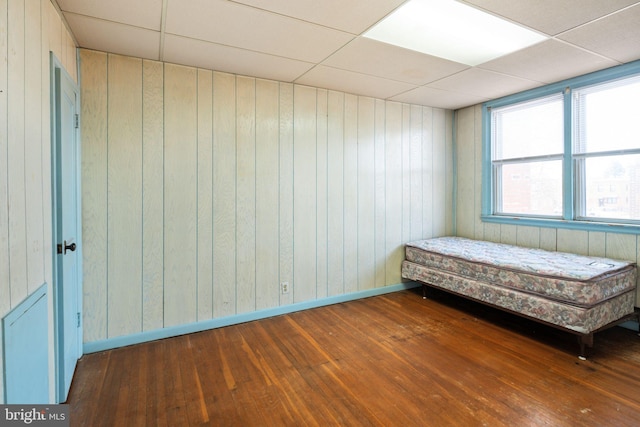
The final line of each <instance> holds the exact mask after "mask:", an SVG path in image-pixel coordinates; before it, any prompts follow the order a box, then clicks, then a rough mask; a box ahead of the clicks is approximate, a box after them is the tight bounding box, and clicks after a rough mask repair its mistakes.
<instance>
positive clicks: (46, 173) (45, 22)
mask: <svg viewBox="0 0 640 427" xmlns="http://www.w3.org/2000/svg"><path fill="white" fill-rule="evenodd" d="M40 6H41V7H40V21H41V29H40V38H41V40H42V42H41V46H40V58H41V59H40V66H41V67H42V68H41V72H40V77H41V83H40V85H41V86H40V87H41V88H42V90H41V92H40V94H39V97H40V103H41V115H40V123H41V125H40V130H41V132H42V163H41V168H42V221H43V226H42V228H43V230H42V232H43V249H42V255H43V258H44V262H43V264H44V266H43V271H44V277H45V280H46V281H47V282H48V283H53V276H52V275H53V252H54V251H53V242H52V236H53V224H52V221H51V218H52V216H53V214H52V205H51V202H50V200H52V198H51V197H52V193H51V182H50V181H51V178H50V177H51V98H50V96H49V93H50V88H51V70H50V69H49V64H50V62H51V59H50V58H51V52H50V49H49V44H50V40H49V26H50V25H51V24H50V22H49V21H50V17H51V13H50V12H49V10H50V9H52V8H53V5H52V4H51V2H48V1H40ZM55 18H56V19H57V20H60V17H58V15H57V14H56V15H55ZM77 65H78V64H77V63H76V62H74V63H73V67H75V68H77ZM80 99H81V100H82V97H81V98H80Z"/></svg>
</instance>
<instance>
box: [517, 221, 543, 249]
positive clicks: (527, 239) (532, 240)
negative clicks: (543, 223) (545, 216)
mask: <svg viewBox="0 0 640 427" xmlns="http://www.w3.org/2000/svg"><path fill="white" fill-rule="evenodd" d="M516 233H517V234H516V244H517V245H519V246H526V247H528V248H539V247H540V229H539V228H538V227H525V226H518V229H517V230H516Z"/></svg>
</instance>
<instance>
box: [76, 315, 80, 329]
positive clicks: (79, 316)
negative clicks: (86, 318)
mask: <svg viewBox="0 0 640 427" xmlns="http://www.w3.org/2000/svg"><path fill="white" fill-rule="evenodd" d="M77 315H78V325H77V327H78V328H79V327H80V312H78V313H77Z"/></svg>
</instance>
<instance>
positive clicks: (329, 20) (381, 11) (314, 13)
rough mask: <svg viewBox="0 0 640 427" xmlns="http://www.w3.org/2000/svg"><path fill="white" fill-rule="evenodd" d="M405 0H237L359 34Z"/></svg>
mask: <svg viewBox="0 0 640 427" xmlns="http://www.w3.org/2000/svg"><path fill="white" fill-rule="evenodd" d="M404 1H405V0H350V1H344V0H322V1H318V0H295V1H291V0H237V3H244V4H247V5H251V6H254V7H257V8H260V9H264V10H270V11H272V12H275V13H279V14H282V15H286V16H290V17H292V18H297V19H302V20H303V21H307V22H313V23H316V24H319V25H323V26H325V27H329V28H335V29H338V30H342V31H347V32H349V33H352V34H360V33H362V32H363V31H364V30H366V29H367V28H369V27H370V26H372V25H373V24H375V23H376V22H378V21H379V20H380V18H382V17H384V16H386V15H387V14H389V13H390V12H391V11H392V10H394V9H395V8H396V7H398V6H400V5H401V4H402V3H404Z"/></svg>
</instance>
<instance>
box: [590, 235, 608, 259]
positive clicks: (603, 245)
mask: <svg viewBox="0 0 640 427" xmlns="http://www.w3.org/2000/svg"><path fill="white" fill-rule="evenodd" d="M606 239H607V233H605V232H596V231H590V232H589V255H591V256H601V257H604V256H606V253H607V240H606Z"/></svg>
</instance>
